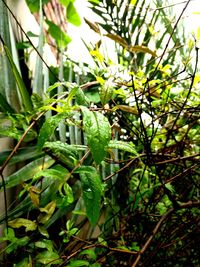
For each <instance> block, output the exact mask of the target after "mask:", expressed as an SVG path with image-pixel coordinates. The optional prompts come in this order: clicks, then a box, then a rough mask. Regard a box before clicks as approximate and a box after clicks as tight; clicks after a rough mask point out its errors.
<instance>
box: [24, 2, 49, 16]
mask: <svg viewBox="0 0 200 267" xmlns="http://www.w3.org/2000/svg"><path fill="white" fill-rule="evenodd" d="M26 2H27V4H28V6H29V8H30V10H31V12H32V13H35V12H38V11H39V9H40V1H38V0H26ZM48 2H49V0H42V4H47V3H48Z"/></svg>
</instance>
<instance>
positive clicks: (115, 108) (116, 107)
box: [113, 105, 138, 115]
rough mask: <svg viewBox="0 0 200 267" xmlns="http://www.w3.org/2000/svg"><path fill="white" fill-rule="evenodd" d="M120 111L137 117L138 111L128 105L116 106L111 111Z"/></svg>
mask: <svg viewBox="0 0 200 267" xmlns="http://www.w3.org/2000/svg"><path fill="white" fill-rule="evenodd" d="M117 109H120V110H122V111H124V112H128V113H132V114H134V115H138V110H137V108H135V107H130V106H128V105H117V106H115V107H114V108H113V111H115V110H117Z"/></svg>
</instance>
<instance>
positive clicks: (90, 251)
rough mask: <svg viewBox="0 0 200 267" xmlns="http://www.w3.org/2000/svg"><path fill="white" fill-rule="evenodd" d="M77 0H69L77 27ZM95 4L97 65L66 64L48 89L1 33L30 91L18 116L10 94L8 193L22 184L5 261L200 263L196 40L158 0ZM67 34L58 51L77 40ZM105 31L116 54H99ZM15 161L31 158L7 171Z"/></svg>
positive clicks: (9, 214) (4, 130)
mask: <svg viewBox="0 0 200 267" xmlns="http://www.w3.org/2000/svg"><path fill="white" fill-rule="evenodd" d="M73 2H74V1H60V3H61V4H63V5H64V6H65V7H66V8H68V7H69V6H70V12H69V13H68V16H71V18H69V17H68V20H69V21H70V22H72V23H74V24H75V25H79V24H80V23H79V17H78V15H77V14H76V11H75V10H74V8H73ZM89 2H90V3H91V8H92V10H93V11H94V12H96V13H97V14H98V15H99V16H100V17H101V19H102V20H103V22H101V23H99V24H93V23H91V22H89V21H87V20H86V21H87V23H88V25H89V26H90V28H91V29H93V30H94V31H95V32H96V33H97V34H98V35H99V38H100V41H99V42H98V44H96V45H94V46H93V47H91V46H90V45H88V49H89V51H90V54H91V55H92V56H93V58H94V62H95V63H96V68H93V69H92V68H90V66H87V68H83V69H81V70H80V71H81V75H80V76H79V81H80V82H78V79H76V78H75V77H77V76H78V74H77V73H75V75H74V76H73V75H72V74H70V72H71V68H72V65H71V64H69V62H67V61H66V62H64V63H63V66H61V67H63V70H62V69H61V67H60V68H58V69H55V70H53V71H55V73H59V74H60V75H61V73H62V71H63V79H61V80H62V81H63V80H64V82H60V81H59V79H57V77H55V76H54V75H52V76H53V77H51V76H49V78H50V85H49V86H48V88H44V92H45V94H44V95H39V94H36V93H34V94H32V96H31V97H30V96H29V95H27V94H28V92H27V91H26V88H25V85H24V83H22V82H23V80H22V78H21V76H20V74H19V73H18V71H17V69H16V66H15V63H14V61H13V60H12V57H11V56H10V52H9V47H8V46H7V45H6V44H4V42H2V40H3V38H1V39H2V40H1V42H2V43H3V45H4V47H3V48H4V50H5V53H6V56H7V57H8V59H9V62H10V64H11V68H12V70H13V75H14V77H15V80H16V83H17V84H18V90H19V93H20V94H21V98H22V99H23V102H22V103H23V105H21V110H20V112H18V113H17V112H16V110H15V108H14V107H12V105H11V103H9V101H7V103H6V104H5V103H3V99H4V98H1V97H0V101H1V102H2V103H1V105H0V107H1V112H2V113H1V121H2V122H3V124H2V125H3V126H1V128H0V133H1V135H2V136H9V137H11V138H13V139H14V141H15V143H16V146H15V147H14V148H13V149H12V150H11V151H7V152H4V153H3V152H2V153H1V155H0V162H1V169H0V175H1V178H2V181H1V187H0V190H1V191H3V190H4V189H5V188H6V189H8V188H11V189H14V190H15V188H16V186H18V192H19V193H18V194H17V195H16V196H15V202H14V205H12V206H11V208H9V209H8V210H6V213H5V214H3V215H2V216H1V218H0V221H1V223H4V222H5V223H6V226H7V229H5V234H4V236H3V237H2V238H1V239H0V240H1V242H2V244H4V245H5V246H4V249H3V250H2V252H1V253H2V254H4V257H3V258H2V264H7V265H8V266H38V267H39V266H70V267H72V266H93V267H95V266H96V267H98V266H197V265H198V264H199V251H198V237H199V232H198V223H199V210H198V208H199V206H200V204H199V200H198V197H199V156H200V154H199V140H200V132H199V130H200V128H199V97H200V87H199V82H200V78H199V77H200V75H199V70H198V69H197V64H198V48H197V46H196V43H195V41H192V40H190V42H189V44H188V45H187V44H186V45H184V44H185V43H186V42H185V40H186V38H185V36H184V34H183V32H182V31H181V28H177V27H178V23H176V22H174V21H173V20H172V21H171V20H170V16H169V14H168V11H167V8H164V7H163V6H164V4H162V2H161V1H159V0H158V1H156V4H155V5H154V4H152V3H150V2H149V1H141V0H137V1H129V2H128V3H127V5H125V4H124V1H122V0H119V1H110V0H103V1H94V0H91V1H89ZM29 3H34V1H29ZM162 5H163V6H162ZM166 6H167V3H166ZM36 10H37V9H36ZM169 12H170V11H169ZM179 20H180V18H178V19H177V20H176V21H179ZM51 23H52V22H48V25H49V26H51ZM157 25H159V28H160V30H159V31H158V32H157V31H156V29H157V28H156V27H157ZM173 25H174V26H173ZM52 31H53V32H56V31H55V27H54V26H53V28H52ZM102 32H103V34H102ZM104 32H105V34H104ZM58 35H60V34H58ZM58 35H57V34H54V33H53V34H52V37H53V38H55V39H56V44H57V46H58V49H60V48H61V47H62V48H63V47H64V46H65V45H67V43H68V41H67V39H66V40H65V38H61V40H60V41H62V42H65V41H66V43H61V42H60V41H59V40H57V38H58ZM104 38H110V39H112V41H114V43H115V45H116V53H117V58H118V62H117V63H114V62H111V60H110V58H109V53H108V55H105V54H103V53H102V52H101V43H103V42H104V41H105V39H104ZM191 56H193V57H194V58H195V62H192V60H191ZM61 65H62V64H61ZM76 67H77V66H76ZM61 70H62V71H61ZM39 71H40V70H39ZM61 76H62V75H61ZM22 84H23V85H22ZM0 96H1V95H0ZM25 100H26V101H25ZM7 107H9V108H7ZM11 131H12V134H11ZM63 140H64V141H63ZM15 163H21V164H22V163H23V164H22V165H21V166H19V169H18V170H16V171H15V172H14V173H13V174H11V175H10V176H8V177H4V175H3V171H4V169H5V167H6V166H11V165H12V164H15Z"/></svg>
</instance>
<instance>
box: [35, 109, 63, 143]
mask: <svg viewBox="0 0 200 267" xmlns="http://www.w3.org/2000/svg"><path fill="white" fill-rule="evenodd" d="M66 117H67V113H58V114H56V115H55V116H53V117H50V118H48V119H47V120H46V121H45V122H44V124H43V125H42V128H41V129H40V133H39V136H38V142H37V146H38V148H42V147H43V145H44V143H45V142H46V141H47V139H48V138H49V137H51V135H52V134H53V133H54V131H55V129H56V127H57V126H58V124H59V123H60V122H61V121H62V120H63V119H65V118H66Z"/></svg>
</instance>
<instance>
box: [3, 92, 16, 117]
mask: <svg viewBox="0 0 200 267" xmlns="http://www.w3.org/2000/svg"><path fill="white" fill-rule="evenodd" d="M0 111H1V112H4V113H14V109H13V108H12V107H11V106H10V105H9V104H8V102H7V100H6V98H5V97H4V96H3V95H2V94H1V93H0Z"/></svg>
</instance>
